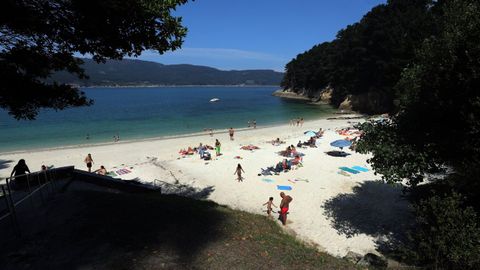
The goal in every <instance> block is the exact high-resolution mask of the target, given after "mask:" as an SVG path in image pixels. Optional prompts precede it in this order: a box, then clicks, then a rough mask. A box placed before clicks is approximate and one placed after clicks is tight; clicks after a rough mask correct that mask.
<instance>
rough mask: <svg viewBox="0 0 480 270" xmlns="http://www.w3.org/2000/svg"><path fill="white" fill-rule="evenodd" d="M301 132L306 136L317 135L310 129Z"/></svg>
mask: <svg viewBox="0 0 480 270" xmlns="http://www.w3.org/2000/svg"><path fill="white" fill-rule="evenodd" d="M303 134H305V135H306V136H308V137H315V136H317V133H316V132H315V131H311V130H309V131H305V132H304V133H303Z"/></svg>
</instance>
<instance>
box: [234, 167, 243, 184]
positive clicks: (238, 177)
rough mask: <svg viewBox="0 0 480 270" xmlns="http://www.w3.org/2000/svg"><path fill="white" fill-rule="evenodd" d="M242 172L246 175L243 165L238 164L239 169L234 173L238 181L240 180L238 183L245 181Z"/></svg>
mask: <svg viewBox="0 0 480 270" xmlns="http://www.w3.org/2000/svg"><path fill="white" fill-rule="evenodd" d="M242 172H243V173H245V171H244V170H243V168H242V165H240V163H238V165H237V169H236V170H235V172H234V173H233V174H234V175H235V174H236V175H237V180H238V182H240V181H242V180H243V177H242Z"/></svg>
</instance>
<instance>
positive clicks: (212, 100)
mask: <svg viewBox="0 0 480 270" xmlns="http://www.w3.org/2000/svg"><path fill="white" fill-rule="evenodd" d="M217 101H220V99H219V98H212V99H210V102H217Z"/></svg>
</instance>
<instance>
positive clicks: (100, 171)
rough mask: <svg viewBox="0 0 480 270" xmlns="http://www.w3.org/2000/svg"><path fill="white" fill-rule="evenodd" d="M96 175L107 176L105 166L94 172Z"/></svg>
mask: <svg viewBox="0 0 480 270" xmlns="http://www.w3.org/2000/svg"><path fill="white" fill-rule="evenodd" d="M94 173H96V174H100V175H107V169H105V167H104V166H103V165H101V166H100V169H98V170H96V171H94Z"/></svg>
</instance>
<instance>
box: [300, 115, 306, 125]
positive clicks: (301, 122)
mask: <svg viewBox="0 0 480 270" xmlns="http://www.w3.org/2000/svg"><path fill="white" fill-rule="evenodd" d="M303 122H305V121H304V120H303V117H302V118H300V126H303Z"/></svg>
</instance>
